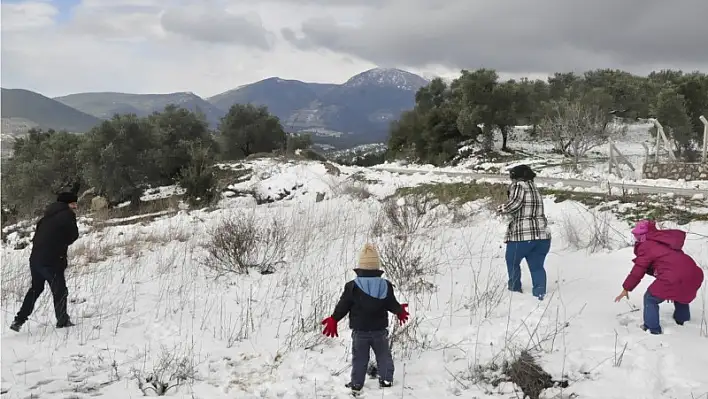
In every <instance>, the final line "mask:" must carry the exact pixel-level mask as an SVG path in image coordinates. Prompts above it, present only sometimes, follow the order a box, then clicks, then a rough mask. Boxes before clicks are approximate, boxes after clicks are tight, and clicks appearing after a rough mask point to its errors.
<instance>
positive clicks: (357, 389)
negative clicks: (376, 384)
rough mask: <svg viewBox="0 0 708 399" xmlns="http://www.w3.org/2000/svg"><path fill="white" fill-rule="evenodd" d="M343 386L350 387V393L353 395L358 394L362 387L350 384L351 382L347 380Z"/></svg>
mask: <svg viewBox="0 0 708 399" xmlns="http://www.w3.org/2000/svg"><path fill="white" fill-rule="evenodd" d="M344 387H345V388H349V389H351V390H352V395H354V396H358V395H359V394H361V390H362V389H363V388H364V387H362V386H358V385H352V383H351V382H347V383H346V384H344Z"/></svg>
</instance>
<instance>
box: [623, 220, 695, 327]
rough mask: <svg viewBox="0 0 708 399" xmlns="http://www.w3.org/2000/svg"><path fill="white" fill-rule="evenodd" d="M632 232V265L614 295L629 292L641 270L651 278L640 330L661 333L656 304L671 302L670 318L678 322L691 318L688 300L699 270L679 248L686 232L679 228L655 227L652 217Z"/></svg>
mask: <svg viewBox="0 0 708 399" xmlns="http://www.w3.org/2000/svg"><path fill="white" fill-rule="evenodd" d="M632 234H633V235H634V239H635V244H634V255H635V256H636V257H635V258H634V267H632V271H631V272H629V275H628V276H627V278H626V279H625V280H624V284H622V288H623V290H622V293H621V294H620V295H619V296H617V298H615V302H619V301H620V300H621V299H622V298H629V292H631V291H632V290H633V289H635V288H636V287H637V285H639V282H640V281H641V280H642V277H644V275H645V274H648V275H650V276H654V278H655V280H654V282H653V283H651V285H649V288H648V289H647V292H646V293H645V294H644V324H643V325H642V329H643V330H645V331H646V330H649V332H650V333H652V334H661V333H662V330H661V324H660V323H659V304H660V303H662V302H664V301H673V302H674V315H673V318H674V321H675V322H676V324H678V325H683V323H685V322H687V321H689V320H690V319H691V312H690V309H689V306H688V305H689V303H691V302H692V301H693V300H694V299H696V295H697V293H698V289H699V288H700V287H701V285H702V284H703V270H701V268H700V266H698V265H697V264H696V262H695V261H694V260H693V259H692V258H691V257H690V256H688V255H686V254H685V253H684V252H683V244H684V241H685V240H686V233H685V232H684V231H681V230H669V229H667V230H658V229H657V228H656V224H655V222H654V221H653V220H642V221H640V222H638V223H637V224H636V226H635V227H634V229H632Z"/></svg>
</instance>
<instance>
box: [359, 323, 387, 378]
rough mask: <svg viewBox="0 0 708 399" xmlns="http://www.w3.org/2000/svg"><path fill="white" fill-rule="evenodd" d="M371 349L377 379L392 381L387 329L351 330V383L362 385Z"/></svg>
mask: <svg viewBox="0 0 708 399" xmlns="http://www.w3.org/2000/svg"><path fill="white" fill-rule="evenodd" d="M371 349H373V350H374V355H375V356H376V367H377V368H378V372H379V379H380V380H384V381H389V382H393V372H394V367H393V357H392V356H391V348H390V347H389V345H388V330H379V331H357V330H353V331H352V375H351V384H352V386H354V387H363V386H364V381H365V379H366V369H367V367H368V366H369V351H370V350H371Z"/></svg>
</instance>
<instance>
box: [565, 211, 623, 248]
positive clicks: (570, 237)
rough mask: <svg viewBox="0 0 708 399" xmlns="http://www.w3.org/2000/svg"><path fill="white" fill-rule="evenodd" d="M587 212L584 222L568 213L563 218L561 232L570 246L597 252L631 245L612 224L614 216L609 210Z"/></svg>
mask: <svg viewBox="0 0 708 399" xmlns="http://www.w3.org/2000/svg"><path fill="white" fill-rule="evenodd" d="M585 214H586V216H585V217H583V221H582V223H580V222H579V221H578V220H577V219H574V218H571V217H570V216H568V215H566V216H565V217H564V218H563V219H562V220H561V229H562V230H561V232H562V233H561V234H562V235H563V237H564V238H565V240H566V242H567V243H568V246H569V247H570V248H572V249H576V250H585V251H588V252H589V253H595V252H598V251H602V250H613V249H618V248H621V247H624V246H627V245H630V242H629V241H628V240H627V238H626V237H624V236H623V235H622V234H621V233H620V232H618V231H617V230H616V229H615V228H614V227H613V226H612V220H613V217H612V215H611V214H610V213H609V212H598V211H589V212H586V213H585ZM575 216H577V214H575Z"/></svg>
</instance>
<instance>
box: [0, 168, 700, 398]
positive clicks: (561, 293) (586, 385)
mask: <svg viewBox="0 0 708 399" xmlns="http://www.w3.org/2000/svg"><path fill="white" fill-rule="evenodd" d="M250 166H251V167H253V168H254V171H255V172H254V173H253V176H252V177H251V178H250V179H249V180H246V181H244V182H241V183H238V184H236V185H234V186H233V187H232V192H230V193H228V194H229V195H230V197H229V198H225V199H223V200H222V201H221V203H220V204H219V206H218V207H214V208H210V209H205V210H199V211H194V210H192V211H187V210H181V211H178V212H176V213H175V212H173V213H169V214H165V215H162V216H159V217H157V218H156V219H155V220H152V221H143V222H141V223H136V224H128V225H123V226H102V227H100V228H98V227H95V224H94V222H93V221H92V220H90V219H87V218H82V219H81V231H82V236H81V238H80V239H79V240H78V241H77V242H76V243H75V244H74V245H73V246H72V248H71V250H70V262H71V266H70V269H69V270H68V271H67V279H68V285H69V292H70V296H69V299H70V304H69V313H70V314H71V315H72V318H73V320H74V322H76V323H77V326H75V327H72V328H69V329H62V330H57V329H55V328H54V323H55V320H54V314H53V309H52V304H51V295H49V293H48V291H49V290H48V289H47V290H45V294H44V296H43V297H42V298H41V299H40V301H39V302H38V304H37V308H36V310H35V313H34V314H33V315H32V317H31V318H30V320H29V321H28V322H27V324H25V326H24V327H23V329H22V330H21V332H20V333H15V332H13V331H10V330H9V329H8V328H7V327H8V326H9V325H10V323H11V321H12V317H13V316H14V314H15V313H16V312H17V310H18V308H19V305H20V301H21V300H22V297H23V295H24V293H25V291H26V289H27V288H28V287H29V285H28V284H29V270H28V267H27V258H28V256H29V248H25V249H22V250H13V249H12V248H13V245H12V242H13V240H17V239H18V237H17V236H13V235H12V234H11V235H10V237H8V239H9V241H10V243H9V244H8V245H4V246H3V253H2V287H1V288H2V291H1V294H2V310H3V330H2V392H3V395H2V398H3V399H5V398H8V399H10V398H13V399H14V398H17V399H21V398H22V399H24V398H30V397H31V398H58V399H68V398H73V399H83V398H94V397H100V398H107V399H125V398H138V397H143V396H145V395H147V396H157V395H156V393H155V391H156V390H155V389H152V388H151V387H152V386H153V385H152V384H153V382H154V383H155V385H157V386H158V389H159V386H160V385H161V383H164V384H167V385H166V386H167V387H169V389H167V392H166V393H165V394H164V396H167V397H177V398H200V399H219V398H244V399H247V398H308V399H309V398H320V399H325V398H346V397H348V396H349V395H348V393H347V391H346V390H345V388H344V387H343V385H344V384H345V383H346V382H347V381H348V375H349V371H350V367H349V365H350V349H351V342H350V337H349V335H350V334H349V329H348V323H347V319H345V320H343V321H342V322H340V323H339V326H338V327H339V338H333V339H331V338H326V337H324V336H323V335H322V334H321V331H322V326H321V325H320V321H321V320H322V319H323V318H325V317H327V316H329V315H330V313H331V312H332V310H333V308H334V305H335V303H336V300H337V299H338V297H339V295H340V293H341V292H340V290H341V288H342V287H343V285H344V283H345V282H346V281H347V280H349V279H352V278H353V277H354V276H355V275H354V273H353V272H352V268H353V267H355V264H356V257H357V254H358V252H359V250H360V249H361V247H362V245H363V244H364V243H365V242H367V241H372V242H374V243H376V244H378V246H379V250H380V251H381V252H382V253H383V254H384V258H385V259H384V263H385V265H386V266H385V267H386V269H385V270H387V273H386V274H385V275H384V276H385V277H388V278H389V279H392V281H393V282H394V283H395V284H396V289H397V292H396V295H397V297H398V299H399V301H400V302H408V303H409V304H410V307H409V311H410V312H411V320H410V321H409V323H408V324H406V325H405V326H403V327H399V326H398V325H397V324H394V322H393V321H394V320H395V316H393V315H392V316H391V326H394V325H395V327H392V335H393V338H392V340H393V353H394V360H395V362H396V374H395V383H394V387H393V388H391V389H389V390H386V391H383V390H380V389H379V388H378V384H377V383H376V380H369V381H368V382H367V386H366V388H365V390H366V391H367V397H370V398H372V397H373V398H377V397H382V398H383V397H386V398H421V399H423V398H425V399H427V398H457V397H461V398H521V397H522V396H523V395H522V394H521V392H520V391H519V392H516V390H517V388H516V387H515V385H514V384H512V383H510V382H505V381H500V377H501V371H500V370H501V368H502V366H503V363H504V361H511V360H513V359H514V357H515V356H517V355H518V354H519V353H520V351H522V350H529V351H530V352H531V353H532V354H534V355H535V356H537V357H538V361H539V363H540V364H541V366H542V367H543V368H544V369H545V370H546V371H547V372H549V373H550V374H551V375H552V377H553V379H555V380H566V381H567V382H568V386H567V387H566V388H558V387H556V388H550V389H547V390H545V391H544V392H543V393H542V395H541V398H559V399H560V398H622V399H626V398H636V399H642V398H662V399H673V398H675V399H698V398H704V399H708V374H707V373H706V372H705V370H706V369H708V321H707V320H706V318H705V315H706V297H707V296H708V295H707V289H706V287H705V285H704V286H703V288H702V289H701V291H700V293H699V296H698V298H697V299H696V301H695V302H694V303H693V304H692V305H691V306H692V308H691V311H692V316H693V319H692V321H690V322H689V323H687V324H686V325H685V326H683V327H679V326H677V325H675V324H674V323H673V321H672V319H671V305H666V304H665V305H662V308H661V317H662V322H663V327H664V329H665V334H664V335H661V336H653V335H649V334H647V333H644V332H643V331H642V330H641V329H640V328H639V325H640V323H641V311H640V310H639V309H640V308H641V299H642V294H643V293H644V290H645V289H646V287H647V286H648V284H649V283H650V282H651V279H650V278H649V277H647V278H646V279H645V280H644V281H643V282H642V284H641V285H640V286H639V287H638V288H637V290H636V291H635V292H634V293H630V299H629V301H623V302H622V303H618V304H615V303H614V302H613V299H614V297H615V296H616V295H617V294H619V292H620V291H621V284H622V281H623V279H624V277H625V276H626V274H627V273H628V272H629V269H630V267H631V259H632V249H631V246H630V245H631V244H630V243H631V241H630V238H631V234H630V233H629V228H628V224H627V222H624V221H619V220H617V219H616V218H615V217H614V216H613V215H612V214H610V213H599V212H596V211H591V210H588V209H587V208H586V207H585V206H584V205H582V204H580V203H577V202H574V201H565V202H561V203H555V202H554V201H553V199H552V198H548V199H546V201H545V204H546V212H547V214H548V216H549V220H550V223H551V228H552V232H553V237H554V238H553V244H552V250H551V254H550V255H549V258H548V260H547V263H546V268H547V271H548V283H549V293H548V295H547V297H546V300H545V301H543V302H539V301H537V300H536V299H534V298H533V297H532V296H531V295H530V293H525V294H517V293H514V294H511V293H509V292H508V291H507V290H506V286H505V280H506V269H505V263H504V257H503V253H504V248H503V243H502V238H503V235H504V231H505V222H504V220H503V219H502V218H500V217H497V216H495V215H493V214H492V213H490V212H489V210H488V209H489V204H488V203H486V202H485V201H475V202H471V203H467V204H464V205H463V206H457V207H456V208H454V209H448V208H446V207H445V206H437V207H435V206H433V205H435V204H434V203H426V202H425V201H422V200H421V199H420V198H407V199H404V200H398V201H396V200H393V201H389V202H382V201H380V200H381V199H383V198H384V197H386V196H388V195H391V194H393V193H394V192H395V190H396V188H398V187H402V186H415V185H418V184H421V183H427V182H430V181H429V179H431V178H432V177H430V176H420V175H413V176H398V175H392V174H390V173H384V172H379V171H375V170H367V169H359V168H344V167H342V168H340V169H341V175H339V176H337V175H333V174H328V173H327V170H326V168H325V167H324V166H323V165H322V164H320V163H316V162H311V163H290V164H281V163H277V162H274V161H271V160H259V161H253V162H251V163H250ZM354 177H356V178H354ZM426 179H428V180H426ZM438 179H440V180H439V181H446V182H452V181H463V180H462V179H458V180H455V179H453V178H449V177H442V176H439V177H438ZM161 191H165V192H169V191H170V190H169V189H166V190H161ZM243 191H249V192H250V193H252V195H250V196H239V195H238V194H237V193H239V192H243ZM158 194H159V193H157V192H156V194H153V195H158ZM254 197H255V198H259V199H260V200H275V202H272V203H266V204H261V205H256V199H255V198H254ZM318 197H319V198H318ZM318 199H319V200H320V201H318ZM244 225H248V226H251V227H252V228H255V230H253V231H252V232H255V233H257V234H251V238H253V240H252V241H249V242H250V244H251V248H252V250H251V251H249V253H248V254H247V256H246V255H244V256H245V258H247V259H246V260H245V261H244V262H245V263H249V264H259V265H260V266H259V267H253V268H252V269H251V270H250V271H249V273H247V274H237V273H234V272H229V271H224V270H221V269H223V268H224V267H225V265H227V263H228V262H224V261H223V260H224V259H225V257H223V256H222V257H221V258H222V261H221V262H217V261H216V260H215V258H214V256H213V255H214V254H217V255H218V254H221V255H223V253H220V252H219V251H215V250H214V249H215V248H217V249H218V247H216V246H215V245H214V240H215V238H229V235H228V234H233V233H234V231H236V230H238V228H237V227H234V226H241V227H243V226H244ZM664 227H672V224H670V223H665V224H664ZM681 228H682V229H684V230H686V231H688V232H689V235H688V238H687V243H686V248H685V250H686V252H688V253H690V254H691V255H692V256H694V257H695V259H696V260H697V261H698V262H699V263H700V264H702V265H703V267H704V268H706V267H708V245H706V242H707V239H708V223H705V222H694V223H690V224H687V225H683V226H681ZM13 234H15V233H13ZM262 235H264V236H262ZM233 237H235V236H232V238H233ZM216 241H217V242H218V240H216ZM226 241H228V239H227V240H226ZM222 242H223V240H222ZM210 250H211V252H210ZM210 254H211V255H210ZM245 258H244V259H245ZM241 260H243V259H241ZM244 262H242V263H244ZM522 270H523V271H524V274H523V277H522V281H523V283H524V288H525V289H528V288H529V287H530V278H529V275H528V271H527V270H524V267H522ZM706 275H708V273H707V274H706Z"/></svg>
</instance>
